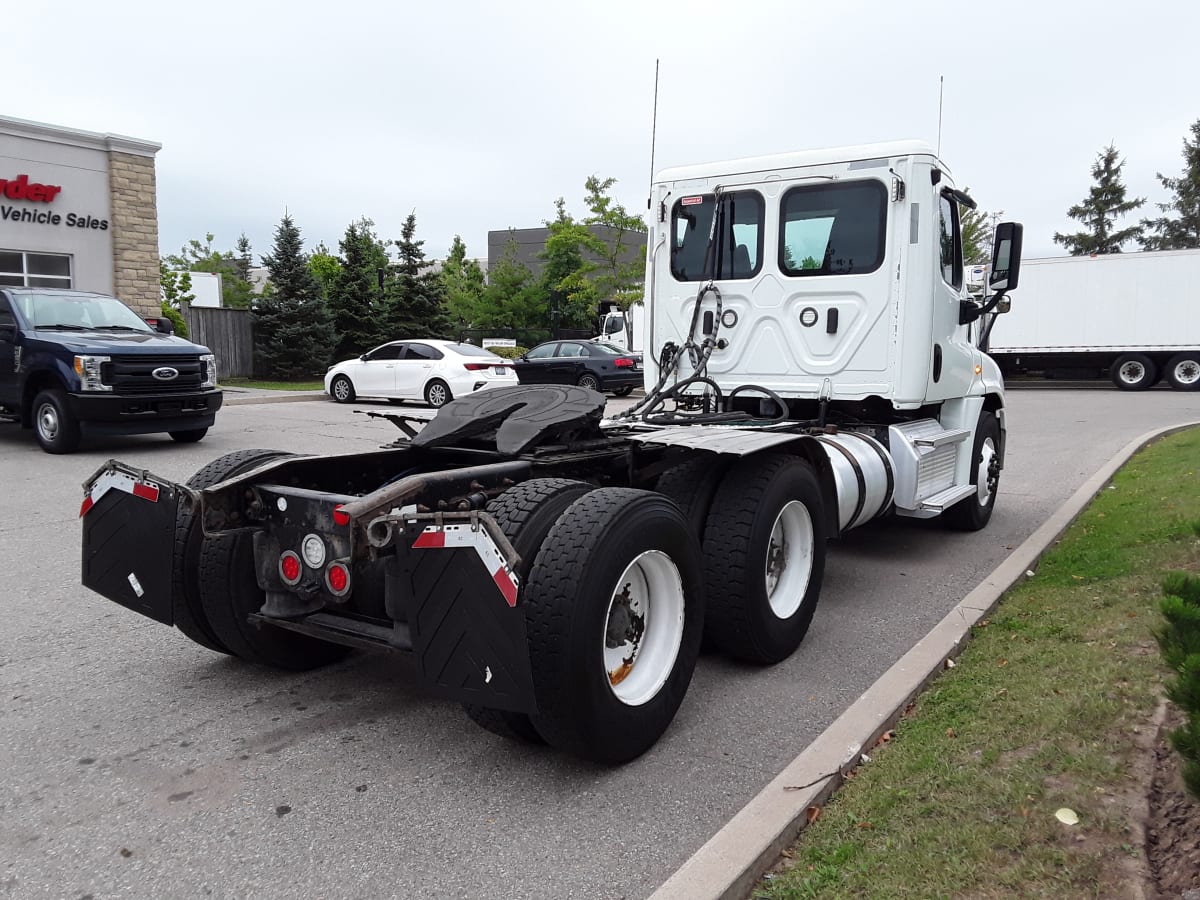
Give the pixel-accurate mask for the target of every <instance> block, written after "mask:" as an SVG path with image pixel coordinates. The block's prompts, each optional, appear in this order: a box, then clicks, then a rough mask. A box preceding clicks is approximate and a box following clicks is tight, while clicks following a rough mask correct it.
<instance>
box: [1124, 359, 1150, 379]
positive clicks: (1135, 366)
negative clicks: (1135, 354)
mask: <svg viewBox="0 0 1200 900" xmlns="http://www.w3.org/2000/svg"><path fill="white" fill-rule="evenodd" d="M1120 375H1121V380H1122V381H1123V382H1125V383H1126V384H1137V383H1138V382H1139V381H1141V380H1142V379H1143V378H1145V377H1146V367H1145V366H1143V365H1142V364H1141V363H1140V362H1132V361H1130V362H1127V363H1125V364H1124V365H1123V366H1121V369H1120Z"/></svg>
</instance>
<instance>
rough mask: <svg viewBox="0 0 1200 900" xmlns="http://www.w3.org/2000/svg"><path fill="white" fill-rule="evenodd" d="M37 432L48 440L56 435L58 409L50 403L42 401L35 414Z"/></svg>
mask: <svg viewBox="0 0 1200 900" xmlns="http://www.w3.org/2000/svg"><path fill="white" fill-rule="evenodd" d="M37 423H38V432H39V433H40V434H41V436H42V437H43V438H45V439H46V440H48V441H52V440H54V439H55V438H56V437H58V410H57V409H55V408H54V405H53V404H51V403H43V404H42V407H41V409H39V410H38V414H37Z"/></svg>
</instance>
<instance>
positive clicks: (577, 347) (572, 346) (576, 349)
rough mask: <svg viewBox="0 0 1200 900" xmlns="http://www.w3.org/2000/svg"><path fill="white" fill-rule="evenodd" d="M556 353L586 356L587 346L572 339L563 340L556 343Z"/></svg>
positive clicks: (561, 355)
mask: <svg viewBox="0 0 1200 900" xmlns="http://www.w3.org/2000/svg"><path fill="white" fill-rule="evenodd" d="M558 355H559V356H560V357H563V356H587V355H588V353H587V348H586V347H584V346H583V344H577V343H575V342H574V341H564V342H563V343H561V344H559V345H558Z"/></svg>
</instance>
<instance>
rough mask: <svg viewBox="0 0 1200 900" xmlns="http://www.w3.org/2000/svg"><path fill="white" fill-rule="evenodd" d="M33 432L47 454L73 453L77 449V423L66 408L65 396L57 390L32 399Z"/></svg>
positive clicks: (52, 389)
mask: <svg viewBox="0 0 1200 900" xmlns="http://www.w3.org/2000/svg"><path fill="white" fill-rule="evenodd" d="M33 430H34V434H36V435H37V442H38V443H39V444H41V446H42V449H43V450H45V451H46V452H47V453H74V452H75V450H76V449H77V448H78V447H79V438H80V431H79V422H78V421H77V420H76V419H75V417H74V416H73V415H71V410H70V409H68V408H67V395H66V394H65V393H63V392H62V391H60V390H58V389H57V388H51V389H49V390H45V391H39V392H38V395H37V396H36V397H34V398H33Z"/></svg>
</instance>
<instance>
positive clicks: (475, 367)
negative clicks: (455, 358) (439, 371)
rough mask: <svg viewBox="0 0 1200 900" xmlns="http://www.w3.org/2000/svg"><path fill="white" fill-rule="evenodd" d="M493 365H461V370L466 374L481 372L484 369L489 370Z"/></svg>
mask: <svg viewBox="0 0 1200 900" xmlns="http://www.w3.org/2000/svg"><path fill="white" fill-rule="evenodd" d="M494 365H495V363H463V368H464V369H466V370H467V371H468V372H482V371H484V370H485V369H490V368H491V367H492V366H494Z"/></svg>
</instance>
